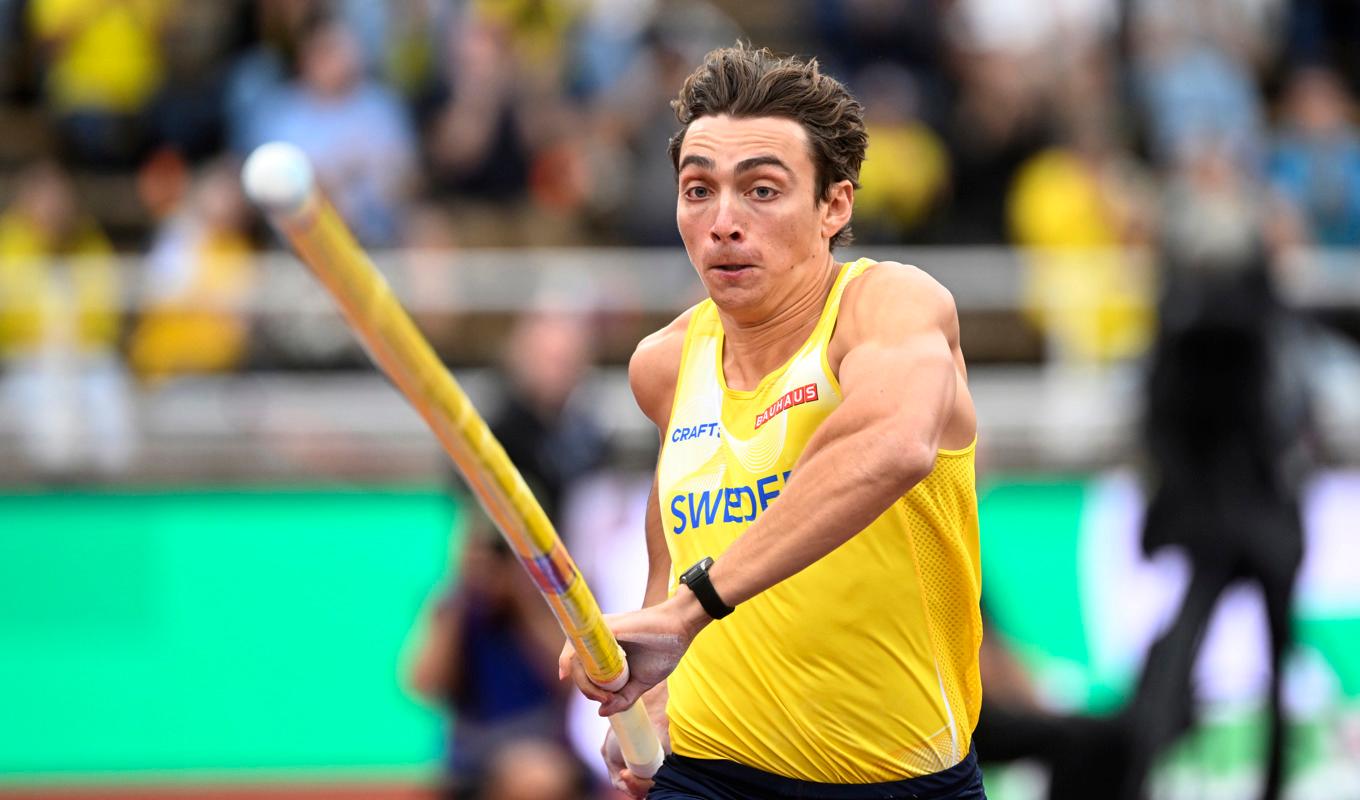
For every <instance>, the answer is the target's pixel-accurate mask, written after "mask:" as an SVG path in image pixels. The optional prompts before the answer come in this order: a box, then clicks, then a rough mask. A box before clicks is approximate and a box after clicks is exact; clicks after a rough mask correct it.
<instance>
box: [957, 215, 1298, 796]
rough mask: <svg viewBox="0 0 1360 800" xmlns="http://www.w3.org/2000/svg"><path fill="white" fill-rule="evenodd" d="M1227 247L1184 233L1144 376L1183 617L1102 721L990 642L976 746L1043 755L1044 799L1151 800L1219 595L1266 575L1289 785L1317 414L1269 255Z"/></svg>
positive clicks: (994, 754) (1273, 691)
mask: <svg viewBox="0 0 1360 800" xmlns="http://www.w3.org/2000/svg"><path fill="white" fill-rule="evenodd" d="M1219 212H1221V209H1217V210H1212V209H1210V210H1203V211H1202V213H1206V214H1209V215H1210V217H1212V216H1213V215H1214V214H1216V213H1219ZM1204 219H1205V217H1203V216H1196V215H1195V214H1194V213H1190V210H1189V209H1187V215H1186V217H1185V218H1184V219H1183V220H1181V221H1180V222H1178V223H1177V227H1178V228H1179V229H1180V230H1179V232H1176V231H1173V236H1188V235H1193V232H1194V231H1197V230H1201V229H1202V227H1203V222H1204ZM1177 241H1179V240H1177ZM1227 244H1228V243H1227V242H1222V241H1220V242H1215V243H1214V244H1213V246H1211V247H1205V246H1204V243H1200V245H1198V246H1197V245H1194V244H1179V243H1178V244H1176V245H1175V246H1174V247H1173V248H1172V249H1171V250H1170V253H1171V255H1170V256H1169V257H1168V259H1167V260H1168V263H1167V265H1166V290H1165V295H1164V298H1163V301H1162V306H1161V320H1160V326H1159V331H1158V339H1157V343H1156V344H1155V346H1154V348H1153V353H1152V368H1151V373H1150V377H1149V380H1148V385H1147V412H1146V420H1145V441H1146V442H1147V449H1148V456H1149V461H1150V467H1151V473H1152V486H1151V494H1150V497H1151V499H1150V503H1149V507H1148V511H1147V517H1146V521H1145V527H1144V531H1143V550H1144V553H1145V554H1146V555H1148V556H1151V555H1153V554H1154V553H1155V552H1157V551H1158V550H1160V549H1162V548H1164V547H1179V548H1181V549H1183V550H1184V551H1185V553H1186V555H1187V557H1188V560H1189V562H1190V565H1191V578H1190V586H1189V588H1188V590H1187V591H1186V594H1185V597H1184V599H1183V601H1182V604H1181V607H1180V609H1179V611H1178V612H1177V615H1176V617H1175V619H1174V621H1173V622H1172V624H1171V625H1170V626H1169V627H1168V628H1167V630H1166V631H1165V632H1164V633H1163V634H1162V635H1160V636H1159V637H1158V638H1157V639H1156V640H1155V641H1154V642H1153V644H1152V646H1151V648H1150V649H1149V652H1148V654H1147V656H1146V658H1145V660H1144V664H1143V668H1142V671H1141V673H1140V678H1139V680H1138V683H1137V686H1136V687H1135V689H1134V692H1133V695H1132V697H1131V698H1130V700H1129V702H1128V703H1127V704H1126V705H1125V707H1124V709H1123V710H1122V711H1120V712H1119V713H1117V714H1114V715H1111V716H1108V717H1084V716H1070V715H1063V714H1054V713H1050V712H1047V711H1045V710H1043V709H1042V708H1040V707H1039V705H1038V704H1037V703H1036V702H1034V698H1033V696H1032V692H1031V691H1030V690H1029V688H1028V686H1027V684H1026V682H1025V681H1024V679H1023V675H1022V674H1021V673H1020V672H1019V670H1018V669H1017V668H1016V667H1015V665H1014V664H1013V663H1012V659H1011V658H1010V656H1009V654H1008V653H1007V652H1006V649H1005V646H1004V643H1000V642H998V641H997V640H996V638H995V637H994V636H993V635H992V633H989V634H988V636H987V637H986V638H985V639H984V648H983V653H982V657H981V665H982V670H983V683H984V687H985V691H986V698H987V699H986V702H984V703H983V707H982V717H981V719H980V720H979V722H978V729H977V733H976V735H975V739H976V741H977V745H978V752H979V753H981V754H984V755H985V757H986V758H987V759H989V760H993V761H1003V762H1004V761H1010V760H1017V759H1036V760H1038V761H1040V762H1042V763H1044V764H1045V765H1047V766H1048V767H1050V768H1051V770H1052V780H1051V783H1050V787H1049V798H1050V800H1079V799H1084V798H1096V797H1099V798H1110V800H1137V798H1142V797H1145V796H1146V782H1147V777H1148V773H1149V770H1150V769H1151V767H1152V766H1153V764H1154V762H1155V760H1156V759H1157V757H1158V756H1160V755H1162V754H1163V753H1165V752H1166V751H1167V750H1168V749H1169V748H1170V747H1171V746H1172V745H1174V744H1175V742H1176V740H1177V739H1178V738H1179V737H1180V736H1181V735H1182V734H1184V733H1185V732H1186V731H1187V730H1189V729H1190V728H1191V727H1192V726H1193V724H1194V722H1195V713H1196V712H1195V708H1194V691H1193V686H1192V683H1191V681H1192V677H1191V676H1192V670H1193V668H1194V665H1195V661H1196V659H1197V657H1198V655H1199V651H1200V646H1201V644H1202V643H1203V640H1204V636H1205V633H1206V631H1207V629H1208V625H1209V621H1210V620H1211V618H1212V617H1213V614H1214V611H1215V608H1216V606H1217V604H1218V600H1219V598H1220V597H1221V596H1222V594H1223V593H1224V591H1225V590H1226V589H1228V588H1229V587H1230V586H1231V585H1233V584H1234V583H1236V582H1237V581H1243V580H1245V581H1252V582H1255V583H1258V584H1259V585H1260V587H1261V590H1262V593H1263V595H1264V598H1265V606H1266V610H1267V614H1268V615H1269V619H1268V623H1269V627H1270V636H1271V653H1270V663H1271V677H1270V684H1269V690H1268V691H1269V696H1268V698H1267V704H1268V709H1269V713H1270V738H1269V742H1268V743H1267V747H1266V752H1267V761H1266V763H1267V770H1266V777H1265V782H1264V787H1263V789H1262V794H1261V796H1262V797H1263V798H1266V799H1267V800H1274V798H1278V797H1279V796H1280V790H1281V782H1282V778H1283V753H1284V747H1285V739H1284V735H1285V723H1284V716H1283V711H1282V707H1281V683H1280V681H1281V672H1280V670H1281V666H1282V662H1283V658H1284V654H1285V651H1286V650H1287V648H1288V646H1289V643H1290V641H1291V632H1290V622H1289V610H1290V607H1291V600H1292V595H1293V586H1294V579H1295V575H1296V574H1297V572H1298V569H1299V565H1300V563H1301V562H1302V559H1303V524H1302V519H1301V516H1300V496H1301V492H1302V486H1303V481H1304V478H1305V477H1306V472H1307V470H1306V465H1307V463H1308V459H1307V457H1306V449H1305V444H1306V442H1307V437H1308V433H1309V430H1310V426H1309V419H1310V415H1309V413H1308V398H1307V392H1306V391H1305V389H1304V387H1303V386H1302V384H1301V383H1299V382H1297V381H1296V380H1294V379H1293V377H1292V376H1291V374H1290V373H1289V372H1288V371H1286V369H1285V363H1284V359H1283V355H1282V351H1283V348H1284V344H1283V343H1284V342H1285V341H1287V340H1288V336H1287V335H1286V326H1287V325H1288V324H1289V320H1288V318H1287V317H1286V314H1285V311H1284V309H1283V307H1282V306H1281V304H1280V303H1279V301H1278V300H1277V299H1276V296H1275V293H1274V290H1273V288H1272V285H1271V281H1270V273H1269V262H1268V258H1267V256H1266V255H1265V250H1264V248H1263V247H1260V246H1252V245H1250V243H1248V242H1243V241H1239V242H1238V243H1237V244H1238V245H1239V246H1238V247H1235V248H1234V247H1228V246H1227Z"/></svg>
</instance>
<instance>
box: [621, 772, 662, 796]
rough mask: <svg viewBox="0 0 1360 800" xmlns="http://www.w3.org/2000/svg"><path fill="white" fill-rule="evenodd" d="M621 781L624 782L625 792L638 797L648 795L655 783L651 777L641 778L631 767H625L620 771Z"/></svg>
mask: <svg viewBox="0 0 1360 800" xmlns="http://www.w3.org/2000/svg"><path fill="white" fill-rule="evenodd" d="M619 782H620V783H622V784H623V790H624V791H625V792H627V793H628V794H630V795H632V796H633V797H637V798H642V797H646V796H647V792H649V791H651V789H652V784H653V783H654V781H652V780H651V779H650V778H639V777H638V776H636V775H634V774H633V771H632V770H630V769H624V770H623V771H622V772H620V773H619Z"/></svg>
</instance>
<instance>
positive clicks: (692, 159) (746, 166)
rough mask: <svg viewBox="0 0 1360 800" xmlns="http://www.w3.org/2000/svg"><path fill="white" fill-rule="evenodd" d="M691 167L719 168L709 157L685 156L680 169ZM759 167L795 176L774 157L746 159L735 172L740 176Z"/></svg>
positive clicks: (786, 165) (740, 162)
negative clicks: (778, 170)
mask: <svg viewBox="0 0 1360 800" xmlns="http://www.w3.org/2000/svg"><path fill="white" fill-rule="evenodd" d="M689 166H695V167H698V168H699V169H706V170H710V171H711V170H713V169H716V168H717V165H716V164H715V163H713V159H711V158H708V157H707V156H699V155H693V154H691V155H687V156H685V158H684V160H683V161H681V162H680V169H682V170H683V169H684V168H685V167H689ZM758 167H778V168H779V169H782V170H784V171H785V172H787V173H789V174H790V175H792V174H793V170H791V169H789V165H788V164H785V163H784V162H783V161H781V160H779V159H778V158H775V157H774V156H753V157H751V158H744V159H742V160H741V161H738V162H737V166H736V168H735V169H734V170H733V171H734V172H736V173H737V174H738V175H740V174H741V173H743V172H750V171H751V170H753V169H756V168H758Z"/></svg>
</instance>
